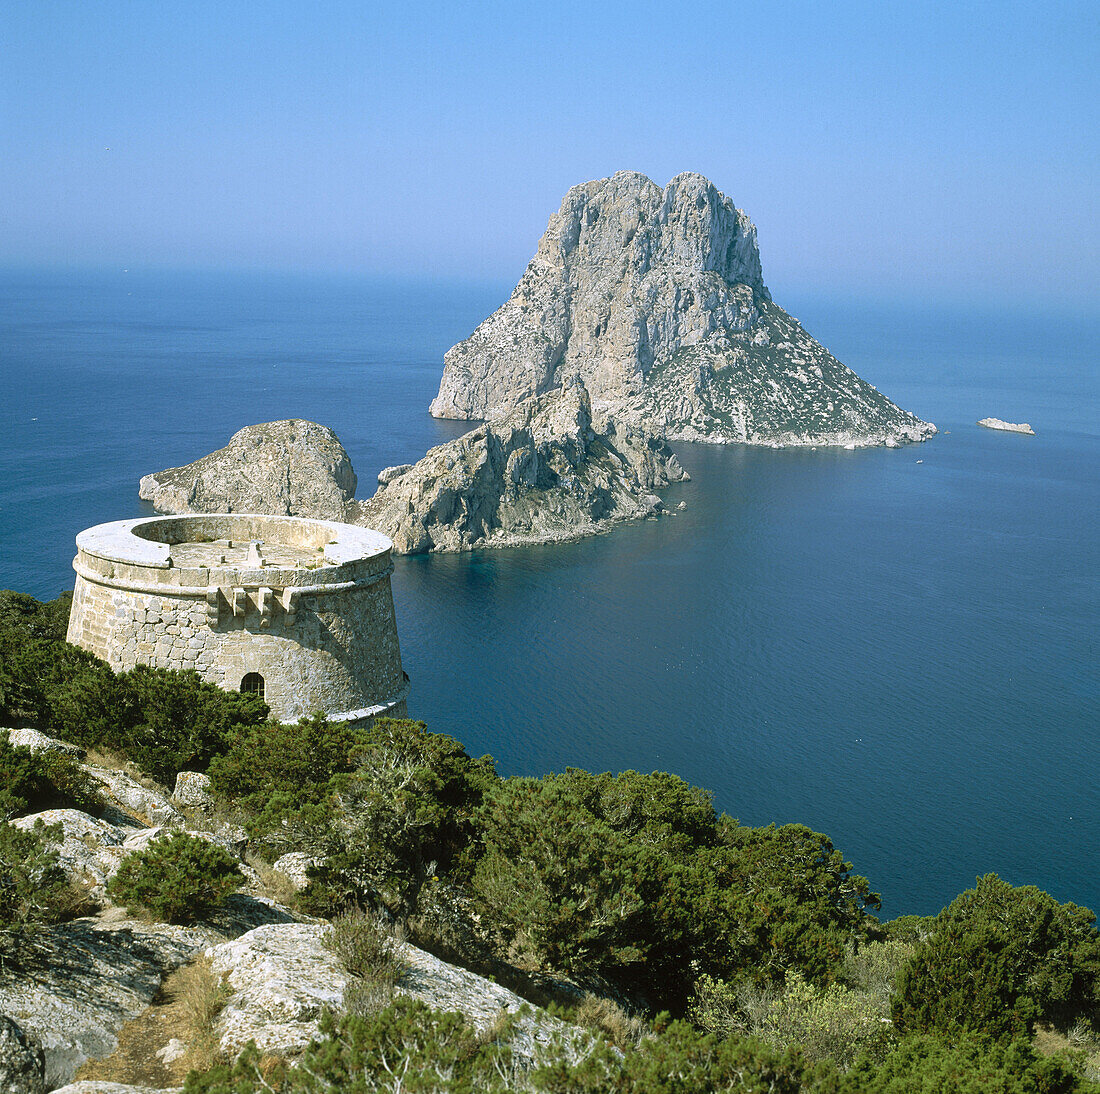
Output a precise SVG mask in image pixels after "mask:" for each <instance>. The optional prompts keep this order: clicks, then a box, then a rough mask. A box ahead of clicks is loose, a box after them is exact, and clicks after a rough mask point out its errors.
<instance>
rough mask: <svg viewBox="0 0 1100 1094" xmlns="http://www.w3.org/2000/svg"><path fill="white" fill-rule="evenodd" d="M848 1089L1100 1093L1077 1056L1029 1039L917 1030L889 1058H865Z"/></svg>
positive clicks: (890, 1093)
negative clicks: (1041, 1050) (1043, 1051)
mask: <svg viewBox="0 0 1100 1094" xmlns="http://www.w3.org/2000/svg"><path fill="white" fill-rule="evenodd" d="M839 1091H840V1092H842V1094H945V1092H947V1091H950V1094H1100V1085H1098V1084H1096V1083H1092V1082H1089V1081H1087V1080H1086V1079H1084V1078H1082V1077H1081V1076H1079V1075H1078V1074H1077V1073H1076V1070H1075V1068H1074V1065H1073V1063H1072V1062H1071V1061H1069V1060H1067V1059H1064V1058H1059V1057H1044V1056H1040V1055H1039V1054H1038V1053H1037V1052H1036V1051H1035V1049H1034V1048H1032V1046H1031V1045H1030V1044H1028V1043H1027V1042H1026V1041H1021V1040H1017V1041H1008V1042H1000V1043H998V1042H993V1041H989V1040H988V1039H986V1038H982V1037H962V1038H958V1037H952V1038H943V1039H941V1038H938V1037H934V1036H914V1037H909V1038H906V1039H905V1040H904V1041H902V1042H901V1043H900V1044H899V1045H898V1046H897V1047H896V1048H895V1049H894V1050H893V1051H892V1052H891V1053H890V1054H889V1055H888V1056H887V1057H886V1058H885V1060H881V1061H880V1060H879V1059H877V1058H874V1057H871V1056H868V1057H866V1058H864V1059H861V1060H859V1061H858V1062H857V1063H856V1065H855V1067H853V1068H852V1070H851V1071H849V1072H848V1074H847V1075H846V1076H845V1077H844V1079H843V1081H842V1083H841V1085H840V1087H839Z"/></svg>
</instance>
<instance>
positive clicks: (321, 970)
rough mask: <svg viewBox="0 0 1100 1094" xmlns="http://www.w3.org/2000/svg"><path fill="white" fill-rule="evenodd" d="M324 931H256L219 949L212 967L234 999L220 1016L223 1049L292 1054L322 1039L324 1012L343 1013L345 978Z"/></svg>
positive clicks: (283, 927) (310, 927) (299, 927)
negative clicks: (247, 1047) (251, 1048)
mask: <svg viewBox="0 0 1100 1094" xmlns="http://www.w3.org/2000/svg"><path fill="white" fill-rule="evenodd" d="M324 930H325V928H324V927H322V926H319V925H314V924H305V923H289V924H277V925H272V926H265V927H258V928H257V929H256V930H254V931H249V932H248V933H247V934H243V935H241V937H240V938H236V939H233V940H232V941H231V942H225V943H223V944H222V945H220V946H215V947H214V948H213V950H212V951H211V958H212V961H211V966H210V967H211V969H212V971H213V972H214V973H215V974H218V975H224V976H225V977H226V979H227V981H228V983H229V985H230V987H232V988H233V996H232V997H231V998H230V1000H229V1002H228V1003H227V1004H226V1006H225V1008H224V1009H223V1010H222V1013H221V1016H220V1017H219V1018H218V1031H219V1034H220V1041H221V1046H222V1049H223V1050H224V1051H225V1052H227V1053H229V1054H230V1055H233V1056H235V1055H236V1054H237V1053H239V1052H240V1051H241V1049H242V1048H244V1046H245V1045H246V1044H248V1042H249V1041H252V1040H254V1041H255V1042H256V1044H257V1046H258V1047H259V1049H260V1051H261V1052H270V1053H278V1054H280V1055H294V1054H296V1053H298V1052H301V1050H302V1049H303V1048H305V1047H306V1045H308V1044H309V1042H310V1041H311V1040H313V1039H315V1038H317V1037H319V1036H320V1026H319V1024H318V1023H319V1022H320V1018H321V1015H322V1013H323V1012H324V1010H325V1009H326V1008H335V1009H339V1007H340V1004H341V1001H342V999H343V995H344V985H345V983H346V980H347V978H346V976H345V975H344V972H343V970H342V969H341V967H340V965H339V963H338V962H337V960H336V958H335V957H334V956H333V955H332V954H331V953H330V952H329V951H328V950H327V949H325V947H324V946H323V945H322V943H321V938H322V935H323V933H324Z"/></svg>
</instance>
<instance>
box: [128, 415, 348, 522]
mask: <svg viewBox="0 0 1100 1094" xmlns="http://www.w3.org/2000/svg"><path fill="white" fill-rule="evenodd" d="M355 487H356V477H355V472H354V470H352V466H351V460H349V459H348V454H347V452H345V451H344V446H343V445H342V444H341V443H340V441H339V439H338V438H337V436H336V434H335V433H333V431H332V430H331V429H328V428H327V427H325V426H323V425H318V424H317V423H316V422H308V421H305V420H304V419H302V418H291V419H287V420H285V421H280V422H264V423H262V424H260V425H250V426H245V428H244V429H240V430H238V431H237V432H236V433H234V434H233V436H232V437H231V438H230V439H229V444H227V445H226V446H225V448H220V449H218V451H216V452H211V453H210V454H209V455H206V456H203V457H202V458H201V459H199V460H196V461H195V462H194V463H189V464H187V465H186V466H184V467H170V468H168V469H167V470H166V471H157V472H155V473H154V474H151V475H145V476H144V477H143V478H142V480H141V484H140V487H139V490H138V494H139V496H140V497H142V498H144V499H145V500H146V501H151V502H152V503H153V506H154V507H155V508H156V510H157V511H158V512H161V513H275V514H278V515H281V516H299V517H317V518H319V519H321V520H343V519H344V506H345V505H346V504H347V503H348V501H350V500H351V499H352V498H353V497H354V496H355Z"/></svg>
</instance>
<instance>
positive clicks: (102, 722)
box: [0, 592, 268, 784]
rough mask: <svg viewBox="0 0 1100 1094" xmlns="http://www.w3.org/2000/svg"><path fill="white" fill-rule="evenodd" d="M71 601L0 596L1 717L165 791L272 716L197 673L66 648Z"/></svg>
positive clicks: (255, 701) (252, 699)
mask: <svg viewBox="0 0 1100 1094" xmlns="http://www.w3.org/2000/svg"><path fill="white" fill-rule="evenodd" d="M70 600H71V595H67V596H65V597H61V598H59V599H58V600H57V601H52V602H51V603H49V604H41V603H39V602H38V601H36V600H34V598H33V597H28V596H25V595H23V594H19V593H10V592H5V593H0V708H2V709H0V715H3V716H4V717H5V718H6V719H24V720H26V721H28V722H30V723H32V724H33V725H36V726H39V727H40V728H42V729H45V730H48V731H51V732H54V733H57V734H58V735H60V736H62V737H64V738H66V739H67V740H71V741H75V742H76V743H77V744H81V745H85V746H88V747H105V748H108V749H110V750H112V751H115V752H118V753H121V754H122V755H124V756H126V757H127V758H128V759H131V760H133V761H134V763H136V764H137V765H138V766H139V767H140V768H141V769H142V770H143V771H144V772H146V774H148V775H151V776H152V777H153V778H155V779H157V780H158V781H160V782H162V783H166V784H167V783H171V782H172V780H173V779H174V778H175V775H176V773H177V772H179V771H181V770H191V771H204V770H205V769H206V767H207V765H208V764H209V762H210V760H211V759H212V758H213V757H214V756H215V755H218V754H219V753H221V752H224V751H225V749H226V748H227V747H228V746H229V741H230V738H231V736H232V735H233V734H234V733H235V732H236V731H237V730H238V729H239V728H240V727H242V726H248V725H258V724H260V723H262V722H264V720H265V719H266V718H267V714H268V708H267V707H266V705H265V704H264V703H263V702H262V700H260V699H258V698H256V697H255V696H246V695H241V694H240V693H239V692H231V691H223V690H222V689H221V688H218V687H215V686H214V685H213V684H209V683H206V682H204V681H203V680H202V678H201V677H200V676H199V674H198V673H197V672H195V671H194V670H188V671H185V672H176V671H173V670H168V669H153V668H148V667H146V666H144V665H140V666H138V667H137V668H135V669H134V670H133V671H131V672H126V673H115V672H113V671H112V670H111V668H110V666H109V665H107V664H106V663H104V662H103V661H100V660H98V659H97V658H95V657H93V656H92V655H91V654H90V653H88V652H86V651H85V650H82V649H79V648H78V647H76V646H71V645H69V644H68V643H67V642H65V641H64V635H65V630H64V626H63V625H62V618H63V617H64V619H66V620H67V617H68V606H69V601H70Z"/></svg>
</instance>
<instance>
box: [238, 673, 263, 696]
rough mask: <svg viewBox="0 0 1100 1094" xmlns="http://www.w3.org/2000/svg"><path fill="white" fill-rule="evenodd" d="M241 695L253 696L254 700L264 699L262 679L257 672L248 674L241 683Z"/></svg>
mask: <svg viewBox="0 0 1100 1094" xmlns="http://www.w3.org/2000/svg"><path fill="white" fill-rule="evenodd" d="M241 694H242V695H255V696H256V698H258V699H262V698H263V697H264V678H263V677H262V676H261V675H260V674H259V673H258V672H250V673H248V675H247V676H245V678H244V679H243V680H242V681H241Z"/></svg>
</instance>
